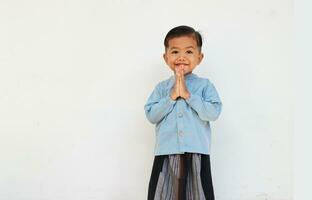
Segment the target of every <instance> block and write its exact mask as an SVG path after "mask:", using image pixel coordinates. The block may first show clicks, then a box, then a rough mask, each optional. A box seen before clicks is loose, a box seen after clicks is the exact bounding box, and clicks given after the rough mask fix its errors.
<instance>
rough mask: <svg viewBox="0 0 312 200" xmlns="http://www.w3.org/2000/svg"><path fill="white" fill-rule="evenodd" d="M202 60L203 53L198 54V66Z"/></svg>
mask: <svg viewBox="0 0 312 200" xmlns="http://www.w3.org/2000/svg"><path fill="white" fill-rule="evenodd" d="M203 58H204V54H203V53H200V54H199V56H198V65H199V64H200V63H201V61H202V60H203Z"/></svg>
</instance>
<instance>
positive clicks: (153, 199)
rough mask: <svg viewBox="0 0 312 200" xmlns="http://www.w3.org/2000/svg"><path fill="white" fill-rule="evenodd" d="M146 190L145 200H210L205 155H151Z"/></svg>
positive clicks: (209, 172) (208, 163)
mask: <svg viewBox="0 0 312 200" xmlns="http://www.w3.org/2000/svg"><path fill="white" fill-rule="evenodd" d="M148 190H149V191H148V200H214V193H213V186H212V178H211V169H210V157H209V155H203V154H197V153H185V154H173V155H164V156H155V159H154V164H153V170H152V174H151V179H150V183H149V189H148Z"/></svg>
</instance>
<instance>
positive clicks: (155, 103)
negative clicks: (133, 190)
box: [144, 73, 222, 155]
mask: <svg viewBox="0 0 312 200" xmlns="http://www.w3.org/2000/svg"><path fill="white" fill-rule="evenodd" d="M174 83H175V76H171V77H170V78H169V79H167V80H165V81H162V82H160V83H158V84H157V86H156V87H155V89H154V91H153V92H152V94H151V95H150V97H149V98H148V100H147V103H146V104H145V106H144V110H145V114H146V117H147V119H148V120H149V121H150V122H151V123H152V124H156V128H155V129H156V144H155V151H154V154H155V155H169V154H183V153H184V152H191V153H201V154H206V155H208V154H209V153H210V142H211V129H210V123H209V122H210V121H214V120H216V119H217V118H218V117H219V115H220V112H221V108H222V103H221V101H220V98H219V95H218V93H217V90H216V88H215V87H214V85H213V84H212V83H211V82H210V81H209V80H208V79H206V78H200V77H198V76H197V75H195V74H193V73H190V74H188V75H186V76H185V84H186V87H187V89H188V91H189V93H190V97H189V98H188V99H186V100H185V99H183V98H178V99H177V100H172V99H171V97H170V94H171V89H172V88H173V86H174Z"/></svg>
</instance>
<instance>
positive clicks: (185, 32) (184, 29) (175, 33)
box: [164, 25, 203, 51]
mask: <svg viewBox="0 0 312 200" xmlns="http://www.w3.org/2000/svg"><path fill="white" fill-rule="evenodd" d="M181 36H191V37H194V39H195V40H196V43H197V47H198V49H199V51H201V47H202V44H203V40H202V36H201V35H200V33H199V32H198V31H196V30H195V29H194V28H192V27H190V26H185V25H182V26H177V27H175V28H173V29H171V30H170V31H169V32H168V33H167V35H166V37H165V40H164V45H165V48H166V49H167V48H168V47H169V40H171V39H173V38H176V37H181Z"/></svg>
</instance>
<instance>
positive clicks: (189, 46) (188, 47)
mask: <svg viewBox="0 0 312 200" xmlns="http://www.w3.org/2000/svg"><path fill="white" fill-rule="evenodd" d="M190 48H192V49H194V47H193V46H188V47H185V49H190ZM170 49H179V48H178V47H171V48H170Z"/></svg>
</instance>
